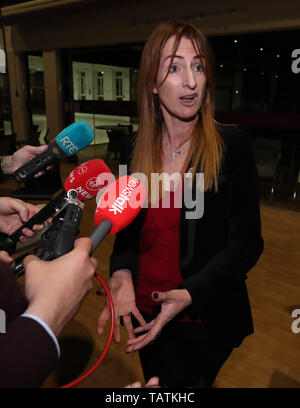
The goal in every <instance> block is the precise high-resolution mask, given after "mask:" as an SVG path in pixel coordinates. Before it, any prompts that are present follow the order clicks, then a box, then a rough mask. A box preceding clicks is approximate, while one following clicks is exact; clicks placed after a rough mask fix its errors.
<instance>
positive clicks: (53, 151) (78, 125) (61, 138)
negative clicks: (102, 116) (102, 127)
mask: <svg viewBox="0 0 300 408" xmlns="http://www.w3.org/2000/svg"><path fill="white" fill-rule="evenodd" d="M92 140H94V132H93V130H92V128H91V127H90V126H89V125H88V124H87V123H86V122H84V121H79V122H75V123H72V124H71V125H70V126H68V127H66V128H65V129H64V130H63V131H62V132H60V133H59V134H58V135H57V136H56V138H55V140H53V141H52V142H50V143H49V145H48V149H47V150H46V151H45V152H44V153H42V154H40V155H38V156H36V157H35V158H34V159H32V160H30V161H29V162H28V163H26V164H24V166H21V167H20V168H19V169H17V170H16V171H15V172H14V174H13V177H14V179H15V180H16V181H27V180H28V179H30V178H31V177H33V176H34V175H35V174H37V173H38V172H39V171H42V170H45V169H46V168H47V167H48V166H49V165H50V164H53V163H55V162H56V161H57V160H59V159H63V158H65V157H68V156H72V155H73V154H76V153H77V152H79V151H80V150H82V149H84V148H85V147H86V146H87V145H89V144H90V143H91V141H92Z"/></svg>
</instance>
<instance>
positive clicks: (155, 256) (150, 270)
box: [136, 192, 200, 321]
mask: <svg viewBox="0 0 300 408" xmlns="http://www.w3.org/2000/svg"><path fill="white" fill-rule="evenodd" d="M166 194H168V195H169V196H170V206H169V207H170V208H162V200H160V202H159V208H150V207H149V208H147V210H146V216H145V221H144V224H143V226H142V228H141V239H140V269H139V275H138V282H137V287H136V304H137V307H138V308H139V309H140V310H141V311H143V312H145V313H148V314H155V315H156V314H157V313H159V311H160V309H161V306H160V303H157V302H155V301H153V300H152V297H151V294H152V292H153V291H159V292H167V291H169V290H172V289H177V287H178V285H179V284H180V283H181V282H182V281H183V278H182V276H181V273H180V268H179V228H180V208H175V207H174V192H168V193H166ZM165 197H166V195H165V196H164V199H165ZM176 202H177V201H176ZM180 205H181V201H180ZM177 206H178V205H177ZM181 320H184V321H191V319H190V318H189V317H187V316H186V317H183V318H182V319H181ZM194 321H196V320H194ZM197 321H200V319H197Z"/></svg>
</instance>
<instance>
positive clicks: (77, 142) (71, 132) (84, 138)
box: [55, 120, 94, 156]
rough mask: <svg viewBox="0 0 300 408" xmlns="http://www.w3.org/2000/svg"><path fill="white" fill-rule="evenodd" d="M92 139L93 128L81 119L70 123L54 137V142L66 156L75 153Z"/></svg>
mask: <svg viewBox="0 0 300 408" xmlns="http://www.w3.org/2000/svg"><path fill="white" fill-rule="evenodd" d="M93 140H94V132H93V129H92V128H91V127H90V126H89V125H88V124H87V123H86V122H84V121H83V120H80V121H78V122H75V123H72V124H71V125H70V126H68V127H66V128H65V129H64V130H62V131H61V132H60V133H59V134H58V135H57V136H56V138H55V141H56V143H57V144H58V146H59V147H60V148H61V150H62V151H63V152H64V153H65V154H66V155H67V156H72V155H73V154H76V153H77V152H79V151H80V150H82V149H84V148H85V147H86V146H88V145H89V144H90V143H91V142H92V141H93Z"/></svg>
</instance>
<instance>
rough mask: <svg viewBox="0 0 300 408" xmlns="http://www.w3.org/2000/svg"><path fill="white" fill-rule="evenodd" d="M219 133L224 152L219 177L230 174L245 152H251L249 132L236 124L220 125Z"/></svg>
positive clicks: (237, 165)
mask: <svg viewBox="0 0 300 408" xmlns="http://www.w3.org/2000/svg"><path fill="white" fill-rule="evenodd" d="M219 131H220V135H221V137H222V140H223V142H224V152H223V158H222V164H221V172H220V177H221V178H222V177H224V175H225V174H226V173H227V174H228V173H229V174H231V173H233V172H234V171H235V169H236V168H237V167H239V165H240V164H241V162H242V161H243V158H244V157H245V153H247V154H249V152H252V147H251V139H250V136H249V134H247V133H246V132H245V131H243V130H241V129H240V128H239V127H238V126H236V125H221V126H220V127H219Z"/></svg>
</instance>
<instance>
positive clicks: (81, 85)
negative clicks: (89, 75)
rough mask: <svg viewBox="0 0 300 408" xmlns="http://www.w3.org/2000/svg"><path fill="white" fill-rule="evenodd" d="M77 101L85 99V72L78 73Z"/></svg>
mask: <svg viewBox="0 0 300 408" xmlns="http://www.w3.org/2000/svg"><path fill="white" fill-rule="evenodd" d="M79 99H86V76H85V72H79Z"/></svg>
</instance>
